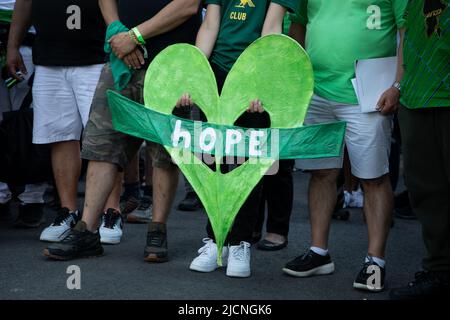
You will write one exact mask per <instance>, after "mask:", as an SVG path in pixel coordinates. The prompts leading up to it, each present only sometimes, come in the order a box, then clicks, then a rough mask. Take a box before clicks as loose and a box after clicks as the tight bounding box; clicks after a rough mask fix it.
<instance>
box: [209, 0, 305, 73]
mask: <svg viewBox="0 0 450 320" xmlns="http://www.w3.org/2000/svg"><path fill="white" fill-rule="evenodd" d="M271 2H274V3H276V4H279V5H281V6H283V7H285V8H286V9H287V10H288V11H290V12H294V11H295V10H296V9H297V7H298V0H272V1H270V0H206V1H205V3H206V4H217V5H220V7H221V22H220V30H219V34H218V36H217V41H216V44H215V46H214V50H213V52H212V54H211V61H212V62H213V63H214V64H216V65H217V66H219V67H220V68H221V69H223V70H224V71H226V72H228V71H229V70H230V69H231V67H232V66H233V64H234V63H235V62H236V60H237V58H238V57H239V56H240V55H241V53H242V52H243V51H244V50H245V49H246V48H247V47H248V46H249V45H250V44H251V43H252V42H253V41H255V40H256V39H258V38H259V37H261V31H262V28H263V25H264V20H265V18H266V13H267V10H268V9H269V5H270V3H271Z"/></svg>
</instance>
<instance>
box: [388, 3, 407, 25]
mask: <svg viewBox="0 0 450 320" xmlns="http://www.w3.org/2000/svg"><path fill="white" fill-rule="evenodd" d="M407 6H408V0H392V9H393V11H394V15H395V22H396V23H397V28H398V29H401V28H403V27H404V26H405V23H406V19H405V16H406V7H407Z"/></svg>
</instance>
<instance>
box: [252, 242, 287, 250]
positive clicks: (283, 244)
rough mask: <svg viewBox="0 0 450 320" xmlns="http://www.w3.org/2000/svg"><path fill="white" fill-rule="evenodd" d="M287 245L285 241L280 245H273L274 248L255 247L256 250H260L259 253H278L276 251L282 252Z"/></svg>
mask: <svg viewBox="0 0 450 320" xmlns="http://www.w3.org/2000/svg"><path fill="white" fill-rule="evenodd" d="M287 245H288V244H287V241H285V242H284V243H282V244H279V245H275V246H265V245H260V244H258V245H257V246H256V249H258V250H261V251H278V250H282V249H284V248H286V247H287Z"/></svg>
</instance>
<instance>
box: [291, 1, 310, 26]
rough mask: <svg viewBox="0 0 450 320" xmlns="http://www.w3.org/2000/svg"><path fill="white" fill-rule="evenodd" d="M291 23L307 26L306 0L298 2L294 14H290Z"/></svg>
mask: <svg viewBox="0 0 450 320" xmlns="http://www.w3.org/2000/svg"><path fill="white" fill-rule="evenodd" d="M290 19H291V21H292V23H299V24H301V25H302V26H306V25H307V24H308V0H300V2H299V6H298V9H297V12H296V13H291V15H290Z"/></svg>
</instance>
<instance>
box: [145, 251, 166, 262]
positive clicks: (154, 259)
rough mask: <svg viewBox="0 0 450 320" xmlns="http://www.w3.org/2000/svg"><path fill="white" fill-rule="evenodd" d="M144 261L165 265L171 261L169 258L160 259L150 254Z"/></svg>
mask: <svg viewBox="0 0 450 320" xmlns="http://www.w3.org/2000/svg"><path fill="white" fill-rule="evenodd" d="M144 260H145V261H147V262H153V263H163V262H167V261H169V257H167V256H165V257H158V256H157V255H156V254H155V253H150V254H149V255H147V256H146V257H144Z"/></svg>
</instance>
